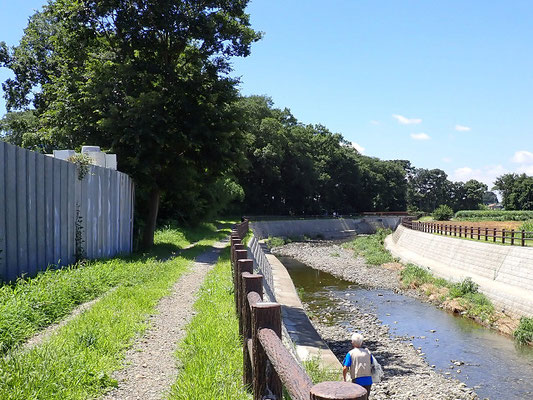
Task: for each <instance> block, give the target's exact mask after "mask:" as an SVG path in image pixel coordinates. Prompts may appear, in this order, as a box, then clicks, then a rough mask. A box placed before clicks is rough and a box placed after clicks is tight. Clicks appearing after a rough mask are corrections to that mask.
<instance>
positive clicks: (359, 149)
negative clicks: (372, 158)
mask: <svg viewBox="0 0 533 400" xmlns="http://www.w3.org/2000/svg"><path fill="white" fill-rule="evenodd" d="M352 147H353V148H354V149H355V150H357V151H358V152H359V153H361V154H364V152H365V148H364V147H363V146H361V145H360V144H359V143H355V142H352Z"/></svg>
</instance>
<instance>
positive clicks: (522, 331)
mask: <svg viewBox="0 0 533 400" xmlns="http://www.w3.org/2000/svg"><path fill="white" fill-rule="evenodd" d="M513 336H514V338H515V339H516V340H517V341H518V342H519V343H521V344H533V317H531V318H528V317H522V318H520V325H519V326H518V328H517V329H516V331H514V333H513Z"/></svg>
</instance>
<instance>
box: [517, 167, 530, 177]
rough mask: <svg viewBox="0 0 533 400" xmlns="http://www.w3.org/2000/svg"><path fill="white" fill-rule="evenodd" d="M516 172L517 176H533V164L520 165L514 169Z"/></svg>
mask: <svg viewBox="0 0 533 400" xmlns="http://www.w3.org/2000/svg"><path fill="white" fill-rule="evenodd" d="M516 172H518V173H519V174H526V175H530V176H533V164H531V165H521V166H520V167H518V168H517V169H516Z"/></svg>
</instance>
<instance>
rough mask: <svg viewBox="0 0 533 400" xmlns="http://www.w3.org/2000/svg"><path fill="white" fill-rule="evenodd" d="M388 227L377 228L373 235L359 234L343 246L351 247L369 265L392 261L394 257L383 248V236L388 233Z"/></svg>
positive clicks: (389, 232) (389, 231)
mask: <svg viewBox="0 0 533 400" xmlns="http://www.w3.org/2000/svg"><path fill="white" fill-rule="evenodd" d="M391 233H392V231H391V230H390V229H378V230H377V232H376V233H375V234H373V235H368V236H360V237H357V238H355V240H353V241H351V242H349V243H346V244H345V245H344V247H345V248H349V249H352V250H353V251H354V252H355V253H356V254H357V255H359V256H363V257H364V258H365V259H366V262H367V263H368V264H371V265H381V264H385V263H388V262H393V261H394V257H392V256H391V254H390V253H389V252H388V251H387V249H385V245H384V244H383V243H384V241H385V238H386V237H387V236H388V235H390V234H391Z"/></svg>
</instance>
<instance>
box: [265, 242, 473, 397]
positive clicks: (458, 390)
mask: <svg viewBox="0 0 533 400" xmlns="http://www.w3.org/2000/svg"><path fill="white" fill-rule="evenodd" d="M272 253H274V254H275V255H277V256H278V255H279V256H289V257H292V258H295V259H297V260H298V261H300V262H302V263H304V264H307V265H309V266H310V267H313V268H315V269H319V270H322V271H325V272H329V273H331V274H332V275H335V276H337V277H339V278H342V279H345V280H347V281H350V282H354V283H357V284H360V285H362V286H365V287H368V288H380V289H391V290H394V291H400V284H399V278H398V271H397V270H395V269H394V268H390V269H389V268H382V267H374V266H369V265H367V264H366V263H365V261H364V259H362V258H361V257H354V254H353V251H351V250H347V249H344V248H342V246H341V245H340V244H339V243H338V242H331V241H322V242H306V243H290V244H288V245H285V246H282V247H277V248H274V249H272ZM409 294H410V295H414V293H409ZM415 296H416V295H415ZM331 300H332V301H334V304H335V306H331V307H328V308H325V309H323V310H321V311H320V313H319V314H317V311H316V310H314V317H313V319H312V323H313V325H314V326H315V328H316V329H317V331H318V332H319V333H320V335H321V336H322V338H323V339H324V340H325V341H326V342H327V343H328V345H329V347H330V348H331V350H332V351H333V353H335V355H336V356H337V358H338V359H339V360H341V361H342V359H343V358H344V356H345V355H346V353H347V352H348V351H349V350H350V349H351V344H350V342H349V337H350V335H351V333H352V332H354V331H359V332H362V333H363V335H364V337H365V343H364V345H365V346H366V347H368V348H369V349H370V350H371V351H372V353H373V354H374V355H375V356H376V358H377V359H378V361H379V362H380V364H381V365H382V366H383V369H384V371H385V378H384V380H383V381H382V382H381V383H378V384H374V385H373V386H372V391H371V395H370V399H371V400H384V399H395V400H404V399H405V400H407V399H421V400H425V399H427V400H455V399H461V400H463V399H464V400H471V399H478V398H479V397H478V396H477V395H476V393H475V392H474V390H473V389H471V388H468V387H467V386H466V384H464V383H463V382H460V381H459V380H457V379H455V378H451V376H448V375H442V374H440V373H438V372H436V371H435V370H434V367H433V366H430V365H429V364H428V363H427V362H426V361H425V359H424V358H423V357H422V355H421V354H420V353H421V351H420V350H419V349H416V348H414V347H413V345H412V344H411V343H409V339H410V338H408V337H397V336H394V335H391V334H390V331H389V327H388V326H387V325H383V324H382V323H381V321H380V320H379V319H378V318H377V316H376V315H375V314H373V313H370V312H368V311H367V310H361V309H359V307H357V306H356V305H353V304H352V303H351V302H349V301H348V300H346V299H342V298H337V297H335V296H334V295H333V294H331ZM304 307H305V308H306V309H307V308H308V306H307V305H306V304H304ZM336 311H337V312H343V313H344V312H349V313H350V315H351V316H352V318H351V320H350V321H344V324H340V323H336V324H333V325H331V323H328V321H330V320H331V318H329V317H330V316H331V315H332V314H335V312H336Z"/></svg>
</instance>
